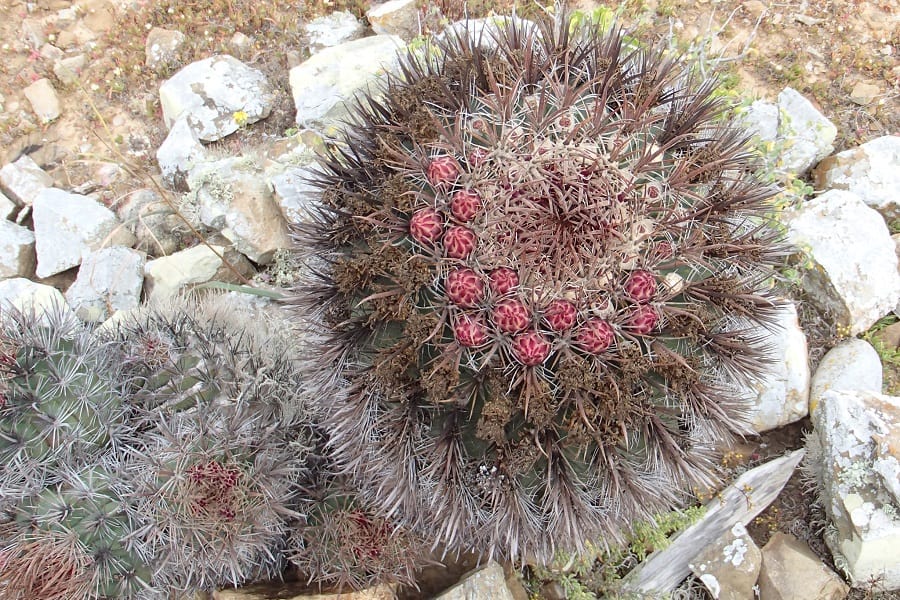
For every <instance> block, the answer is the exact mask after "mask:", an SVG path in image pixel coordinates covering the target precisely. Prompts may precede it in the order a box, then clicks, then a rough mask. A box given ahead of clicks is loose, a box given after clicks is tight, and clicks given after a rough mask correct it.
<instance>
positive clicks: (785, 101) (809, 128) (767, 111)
mask: <svg viewBox="0 0 900 600" xmlns="http://www.w3.org/2000/svg"><path fill="white" fill-rule="evenodd" d="M741 120H742V122H743V124H744V125H745V126H746V127H747V128H748V129H749V130H750V131H751V132H753V133H754V134H755V135H756V136H757V137H758V138H759V140H760V141H761V142H767V143H769V144H770V145H771V147H772V148H771V151H770V152H769V156H768V157H767V158H768V159H769V163H770V164H769V166H770V168H772V169H773V170H774V171H776V172H779V173H782V174H793V175H800V174H802V173H805V172H806V171H807V170H808V169H809V168H810V167H812V166H813V165H815V164H816V163H817V162H819V161H820V160H822V159H823V158H825V157H826V156H828V155H829V154H831V153H832V152H833V151H834V146H833V145H832V144H833V142H834V138H835V137H836V136H837V128H836V127H835V126H834V124H833V123H832V122H831V121H829V120H828V119H827V118H825V117H824V116H823V115H822V114H821V113H820V112H819V111H818V110H816V108H815V107H814V106H813V105H812V103H811V102H810V101H809V100H807V99H806V98H805V97H804V96H803V95H802V94H800V93H799V92H797V91H796V90H794V89H792V88H789V87H788V88H785V89H784V90H783V91H782V92H781V93H780V94H778V101H777V103H775V104H773V103H771V102H766V101H764V100H757V101H756V102H754V103H753V104H751V105H750V107H749V108H748V109H746V110H745V111H744V113H743V114H742V116H741Z"/></svg>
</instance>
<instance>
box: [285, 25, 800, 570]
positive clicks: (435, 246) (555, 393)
mask: <svg viewBox="0 0 900 600" xmlns="http://www.w3.org/2000/svg"><path fill="white" fill-rule="evenodd" d="M496 29H497V33H496V35H491V34H490V33H485V34H484V37H481V38H478V37H476V36H471V35H469V34H468V33H461V32H457V34H452V33H451V34H447V35H445V36H444V38H443V40H441V41H439V42H437V44H436V45H435V46H434V47H430V48H426V49H425V50H424V51H423V50H421V49H420V50H416V51H412V52H410V53H409V54H408V55H407V56H405V57H404V58H403V59H402V60H401V71H400V73H399V74H398V75H396V76H393V77H390V78H389V79H388V81H387V83H386V84H385V86H384V88H383V89H381V90H378V91H377V92H375V93H372V94H371V95H369V96H367V97H363V98H361V99H360V100H359V101H358V103H357V104H356V105H355V107H354V108H353V115H354V116H355V118H354V120H353V122H352V124H351V125H350V127H349V128H348V130H347V132H346V135H345V138H344V139H343V141H342V142H341V143H338V144H336V145H335V146H334V147H333V148H331V149H330V150H329V151H328V152H327V153H326V154H325V156H324V157H323V159H322V161H321V169H322V173H321V175H320V176H318V177H317V179H316V184H317V185H318V187H319V188H320V190H321V192H322V194H321V201H320V202H319V203H318V205H317V206H316V207H315V210H314V211H313V214H312V215H311V220H310V222H308V223H304V224H299V225H298V245H299V252H301V253H303V254H304V255H305V256H307V258H308V262H309V264H310V266H311V270H312V271H313V273H314V275H313V277H312V280H311V281H310V282H308V284H307V285H303V286H299V287H298V289H297V307H298V311H300V312H301V314H302V315H303V316H304V318H307V317H309V316H310V315H312V317H313V320H314V321H315V322H317V323H319V324H320V326H321V327H320V331H319V335H318V337H317V338H316V340H315V342H314V343H312V344H311V347H310V348H309V351H310V352H309V354H310V361H311V363H312V366H313V370H314V371H315V372H318V373H319V377H318V384H317V385H316V386H314V388H313V391H314V393H315V395H316V396H317V397H319V398H322V399H324V400H325V401H326V403H327V404H328V405H329V407H330V411H329V416H328V420H327V423H328V427H329V429H330V433H331V435H332V448H333V450H334V452H335V455H336V457H337V460H338V462H339V464H340V465H341V466H342V468H343V469H344V470H345V471H346V472H347V473H350V474H352V475H353V476H355V477H357V478H358V480H359V482H360V485H362V486H363V488H364V489H365V490H367V497H368V498H371V499H372V500H373V501H374V502H375V505H376V507H377V509H378V511H379V512H380V513H381V514H383V515H389V516H398V517H401V518H402V519H403V520H404V522H405V523H406V524H407V525H409V526H411V527H415V528H416V529H417V530H418V531H420V532H422V533H423V534H424V535H426V536H428V537H429V539H432V540H433V541H434V542H435V543H436V544H441V545H444V546H447V547H450V548H466V549H473V550H476V551H479V552H483V553H487V554H495V555H505V556H510V557H513V558H524V557H530V558H537V559H547V558H549V557H550V556H552V555H553V554H554V553H555V552H556V551H557V550H562V549H565V550H579V549H580V548H582V542H583V541H584V540H587V539H594V540H615V539H617V537H619V536H620V533H621V531H622V529H623V527H624V526H626V525H627V524H628V523H630V522H631V521H633V520H635V519H646V518H650V517H651V516H652V515H653V514H654V513H661V512H664V511H666V510H669V509H670V508H671V507H672V506H674V505H677V504H678V503H679V502H680V501H682V500H683V499H684V494H685V492H686V491H688V490H690V489H691V488H692V487H694V486H708V485H714V484H715V481H716V473H715V460H714V452H713V447H714V445H716V444H717V443H720V442H723V441H726V440H727V439H729V438H730V436H732V435H734V434H741V433H743V432H746V431H747V425H746V407H747V403H746V398H745V397H744V395H743V393H742V392H741V389H742V387H741V384H742V383H744V382H746V381H747V380H748V379H749V378H750V377H752V376H753V375H755V374H758V373H760V372H761V371H762V370H763V369H765V364H766V361H767V358H768V348H767V347H766V346H765V344H764V343H763V342H762V341H761V340H762V337H763V336H760V335H759V333H758V332H759V326H771V325H772V324H773V322H774V318H773V317H774V315H775V314H776V312H777V310H778V308H779V306H778V301H777V300H776V299H775V298H774V294H773V291H772V289H771V287H772V283H771V282H772V277H773V267H774V266H776V265H777V264H779V263H780V261H782V260H783V259H784V257H785V255H786V249H785V247H784V246H783V245H782V243H781V241H780V237H779V234H778V233H777V230H776V229H775V228H774V227H772V226H771V224H770V223H769V221H768V219H767V216H766V215H767V214H768V211H769V205H768V204H767V202H768V200H769V198H770V197H771V196H772V195H773V194H774V193H775V191H776V190H774V189H773V188H772V187H770V186H769V185H768V184H766V183H765V182H763V181H762V179H761V177H760V176H758V175H757V174H756V170H755V168H756V167H755V164H754V161H753V160H752V155H751V153H750V152H749V151H748V149H747V140H748V137H749V136H748V135H747V134H746V133H745V132H743V131H742V130H740V129H739V128H738V127H736V126H735V125H734V123H733V122H732V121H730V120H729V118H728V117H727V115H726V110H725V109H726V106H725V105H724V103H723V102H722V101H720V100H719V99H717V97H716V95H715V93H714V92H715V86H716V84H715V82H714V81H709V80H700V79H699V78H698V77H696V76H695V75H694V74H692V72H691V70H690V68H688V67H685V66H682V65H681V64H680V63H679V62H677V61H675V60H673V59H672V58H670V57H669V56H668V55H667V54H665V53H663V52H659V51H655V50H653V49H648V48H646V47H643V46H641V45H639V44H637V43H635V42H633V41H632V40H630V39H629V38H627V37H626V36H624V35H623V34H622V33H621V32H620V31H617V30H612V31H601V30H599V29H597V28H596V27H593V26H591V25H590V23H583V22H580V21H579V22H576V21H575V20H572V19H570V18H568V17H567V16H565V15H563V16H560V17H557V18H555V19H552V18H549V17H548V18H546V19H544V20H542V21H540V22H538V23H537V24H533V23H528V22H522V21H516V20H511V21H507V22H506V23H505V24H501V25H498V26H497V28H496Z"/></svg>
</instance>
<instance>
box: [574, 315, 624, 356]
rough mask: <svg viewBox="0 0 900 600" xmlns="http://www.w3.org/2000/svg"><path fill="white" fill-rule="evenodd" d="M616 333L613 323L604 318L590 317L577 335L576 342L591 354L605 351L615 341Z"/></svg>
mask: <svg viewBox="0 0 900 600" xmlns="http://www.w3.org/2000/svg"><path fill="white" fill-rule="evenodd" d="M613 339H615V333H614V332H613V328H612V325H610V324H609V323H607V322H606V321H604V320H603V319H588V320H587V321H586V322H585V323H584V324H583V325H582V326H581V327H580V328H579V329H578V335H576V336H575V343H576V344H577V345H578V347H579V348H581V349H582V350H584V351H585V352H587V353H589V354H600V353H601V352H605V351H606V350H607V349H608V348H609V347H610V346H611V345H612V343H613Z"/></svg>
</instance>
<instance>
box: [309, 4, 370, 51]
mask: <svg viewBox="0 0 900 600" xmlns="http://www.w3.org/2000/svg"><path fill="white" fill-rule="evenodd" d="M303 31H304V33H306V41H307V45H308V46H309V51H310V53H311V54H315V53H316V52H319V51H320V50H322V49H323V48H329V47H331V46H338V45H340V44H343V43H344V42H349V41H352V40H355V39H358V38H360V37H362V35H363V34H364V33H365V32H366V28H365V27H363V25H362V23H360V22H359V20H358V19H357V18H356V17H355V16H353V13H349V12H347V11H344V10H342V11H335V12H333V13H331V14H330V15H325V16H322V17H316V18H315V19H312V20H311V21H310V22H308V23H306V24H305V25H304V26H303Z"/></svg>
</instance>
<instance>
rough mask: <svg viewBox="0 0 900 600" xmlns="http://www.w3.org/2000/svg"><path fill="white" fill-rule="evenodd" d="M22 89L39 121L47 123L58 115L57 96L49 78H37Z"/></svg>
mask: <svg viewBox="0 0 900 600" xmlns="http://www.w3.org/2000/svg"><path fill="white" fill-rule="evenodd" d="M22 91H23V93H24V94H25V97H26V98H27V99H28V102H30V103H31V110H33V111H34V114H35V115H37V118H38V119H40V120H41V123H49V122H50V121H53V120H54V119H56V118H58V117H59V114H60V106H59V96H57V95H56V90H55V89H53V84H52V83H50V80H49V79H47V78H46V77H44V78H43V79H38V80H37V81H35V82H34V83H32V84H31V85H29V86H28V87H26V88H25V89H24V90H22Z"/></svg>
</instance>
